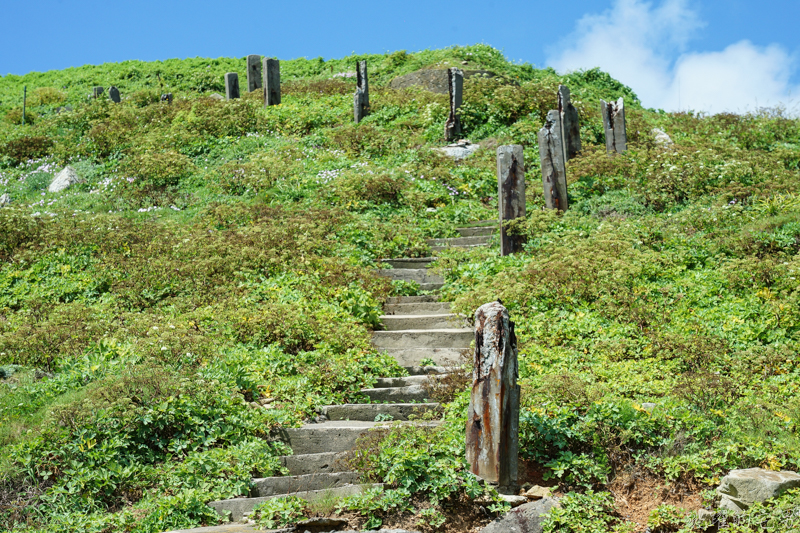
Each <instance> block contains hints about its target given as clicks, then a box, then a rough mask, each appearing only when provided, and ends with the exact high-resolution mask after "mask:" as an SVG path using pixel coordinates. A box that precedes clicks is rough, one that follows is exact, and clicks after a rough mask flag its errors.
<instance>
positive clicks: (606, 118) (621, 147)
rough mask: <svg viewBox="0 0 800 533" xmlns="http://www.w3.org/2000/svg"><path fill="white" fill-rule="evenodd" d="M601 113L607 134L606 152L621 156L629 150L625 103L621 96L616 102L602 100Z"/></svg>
mask: <svg viewBox="0 0 800 533" xmlns="http://www.w3.org/2000/svg"><path fill="white" fill-rule="evenodd" d="M600 111H601V113H602V114H603V130H604V131H605V132H606V152H608V153H609V154H613V153H618V154H621V153H622V152H624V151H625V150H627V149H628V134H627V132H626V130H625V102H624V101H623V100H622V97H621V96H620V98H619V100H617V101H616V102H606V101H604V100H600Z"/></svg>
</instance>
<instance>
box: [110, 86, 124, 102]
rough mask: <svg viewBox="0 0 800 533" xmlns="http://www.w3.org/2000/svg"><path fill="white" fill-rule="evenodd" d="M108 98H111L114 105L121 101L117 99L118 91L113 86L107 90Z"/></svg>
mask: <svg viewBox="0 0 800 533" xmlns="http://www.w3.org/2000/svg"><path fill="white" fill-rule="evenodd" d="M108 97H109V98H111V101H112V102H114V103H115V104H118V103H120V102H121V101H122V99H121V98H120V97H119V89H117V88H116V87H115V86H113V85H112V86H111V87H109V88H108Z"/></svg>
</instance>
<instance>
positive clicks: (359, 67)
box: [353, 60, 369, 124]
mask: <svg viewBox="0 0 800 533" xmlns="http://www.w3.org/2000/svg"><path fill="white" fill-rule="evenodd" d="M356 82H357V83H356V94H355V97H354V100H353V114H354V118H355V121H356V124H358V123H359V122H361V119H363V118H364V117H366V116H367V115H368V114H369V81H368V79H367V61H366V60H363V61H358V62H357V63H356Z"/></svg>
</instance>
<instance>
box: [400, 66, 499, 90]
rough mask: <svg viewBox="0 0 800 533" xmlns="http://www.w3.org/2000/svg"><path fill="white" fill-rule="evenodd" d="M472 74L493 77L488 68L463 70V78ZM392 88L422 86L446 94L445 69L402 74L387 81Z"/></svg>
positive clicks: (467, 77) (470, 76)
mask: <svg viewBox="0 0 800 533" xmlns="http://www.w3.org/2000/svg"><path fill="white" fill-rule="evenodd" d="M473 76H484V77H487V78H494V77H495V73H494V72H491V71H489V70H465V71H464V79H465V80H466V79H469V78H472V77H473ZM389 87H391V88H392V89H405V88H408V87H422V88H423V89H427V90H429V91H431V92H433V93H439V94H448V93H449V90H448V87H447V69H424V70H418V71H416V72H411V73H410V74H405V75H403V76H398V77H396V78H395V79H393V80H392V81H390V82H389Z"/></svg>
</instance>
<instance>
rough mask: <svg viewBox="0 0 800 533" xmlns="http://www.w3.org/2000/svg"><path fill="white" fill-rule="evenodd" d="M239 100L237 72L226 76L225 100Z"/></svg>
mask: <svg viewBox="0 0 800 533" xmlns="http://www.w3.org/2000/svg"><path fill="white" fill-rule="evenodd" d="M234 98H239V75H238V74H237V73H235V72H228V73H227V74H225V99H226V100H233V99H234Z"/></svg>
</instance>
